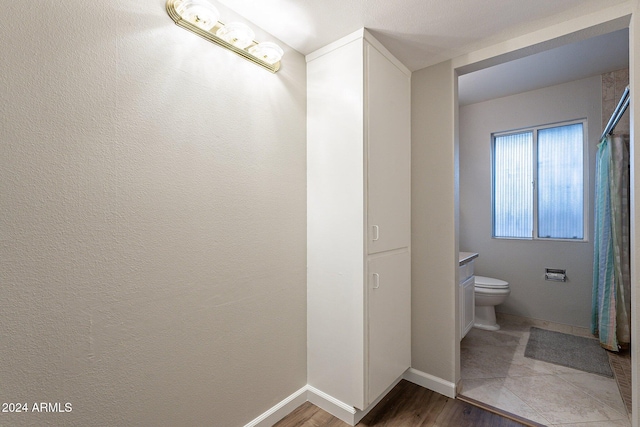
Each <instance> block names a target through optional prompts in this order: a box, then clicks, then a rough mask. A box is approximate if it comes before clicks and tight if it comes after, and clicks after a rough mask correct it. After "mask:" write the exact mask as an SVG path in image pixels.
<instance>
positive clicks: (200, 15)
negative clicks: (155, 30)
mask: <svg viewBox="0 0 640 427" xmlns="http://www.w3.org/2000/svg"><path fill="white" fill-rule="evenodd" d="M166 7H167V13H168V14H169V16H170V17H171V19H173V21H174V22H175V23H176V25H179V26H180V27H182V28H184V29H185V30H189V31H191V32H192V33H195V34H197V35H199V36H200V37H202V38H204V39H206V40H209V41H210V42H212V43H215V44H217V45H218V46H222V47H224V48H226V49H229V50H230V51H232V52H235V53H236V54H238V55H240V56H241V57H243V58H244V59H247V60H249V61H251V62H253V63H254V64H257V65H259V66H261V67H263V68H266V69H267V70H269V71H271V72H272V73H275V72H276V71H278V70H279V69H280V59H282V55H283V54H284V51H283V50H282V48H281V47H280V46H278V45H277V44H275V43H272V42H262V43H259V42H257V41H255V40H254V38H255V35H254V33H253V31H252V30H251V28H249V27H248V26H247V25H245V24H243V23H241V22H231V23H229V24H226V25H225V24H223V23H222V22H220V21H219V20H218V19H219V17H220V13H219V12H218V9H216V8H215V7H214V6H213V5H212V4H211V3H209V2H207V1H206V0H167V5H166Z"/></svg>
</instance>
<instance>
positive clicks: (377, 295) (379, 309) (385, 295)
mask: <svg viewBox="0 0 640 427" xmlns="http://www.w3.org/2000/svg"><path fill="white" fill-rule="evenodd" d="M368 271H369V293H368V295H369V298H368V324H369V351H368V361H369V369H368V372H369V375H368V381H369V387H368V403H371V402H372V401H373V400H375V399H376V398H377V397H378V396H380V394H381V393H382V392H384V391H385V390H386V389H387V387H389V386H390V385H391V384H392V383H393V381H394V380H396V379H397V378H398V377H399V376H400V375H402V373H403V372H404V371H405V370H406V369H407V368H409V366H410V365H411V256H410V254H409V251H405V252H401V253H393V254H389V255H382V256H378V257H375V258H372V259H370V260H369V263H368Z"/></svg>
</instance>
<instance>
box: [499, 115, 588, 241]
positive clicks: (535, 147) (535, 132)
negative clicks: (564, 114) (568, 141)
mask: <svg viewBox="0 0 640 427" xmlns="http://www.w3.org/2000/svg"><path fill="white" fill-rule="evenodd" d="M575 124H582V193H583V195H582V218H583V221H582V228H583V231H582V238H581V239H567V238H556V237H540V236H539V235H538V132H539V131H541V130H545V129H551V128H556V127H562V126H571V125H575ZM587 125H588V122H587V119H586V118H580V119H573V120H567V121H561V122H554V123H547V124H543V125H536V126H529V127H524V128H519V129H512V130H508V131H500V132H493V133H492V134H491V150H490V155H491V238H492V239H497V240H529V241H556V242H574V243H586V242H589V171H590V169H589V166H590V164H589V145H588V141H589V138H588V130H589V128H588V126H587ZM527 132H530V133H532V135H533V143H532V147H531V150H532V151H533V153H532V162H533V165H532V168H533V177H532V179H533V182H532V183H531V185H532V195H533V208H532V209H533V218H532V220H533V226H532V230H531V236H530V237H502V236H496V223H495V184H496V182H495V176H496V174H495V158H496V152H495V146H496V137H501V136H509V135H518V134H523V133H527Z"/></svg>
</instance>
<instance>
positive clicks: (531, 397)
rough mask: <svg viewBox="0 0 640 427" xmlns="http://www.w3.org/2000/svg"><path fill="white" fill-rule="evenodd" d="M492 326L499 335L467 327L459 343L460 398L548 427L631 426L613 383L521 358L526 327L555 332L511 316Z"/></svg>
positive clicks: (592, 375) (595, 376) (526, 338)
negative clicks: (497, 329)
mask: <svg viewBox="0 0 640 427" xmlns="http://www.w3.org/2000/svg"><path fill="white" fill-rule="evenodd" d="M498 323H499V324H500V326H501V327H502V328H501V330H499V331H496V332H490V331H483V330H479V329H476V328H472V329H471V331H469V333H468V334H467V336H466V337H465V338H464V339H463V340H462V341H461V343H460V368H461V377H462V395H464V396H467V397H470V398H472V399H475V400H479V401H481V402H484V403H486V404H488V405H491V406H494V407H496V408H499V409H502V410H505V411H508V412H511V413H513V414H515V415H519V416H521V417H524V418H527V419H529V420H532V421H535V422H537V423H540V424H544V425H548V426H564V427H630V426H631V423H630V421H629V416H628V415H627V411H626V409H625V405H624V403H623V401H622V398H621V397H620V392H619V391H618V386H617V384H616V382H615V380H614V379H613V378H607V377H603V376H600V375H595V374H589V373H586V372H582V371H578V370H575V369H571V368H566V367H564V366H559V365H554V364H551V363H547V362H542V361H538V360H534V359H529V358H526V357H524V349H525V347H526V345H527V340H528V338H529V328H530V327H531V326H537V327H542V328H545V326H547V329H553V330H558V328H554V327H553V326H551V327H549V326H550V325H544V324H543V325H540V324H535V325H534V324H532V323H531V322H530V321H529V320H528V319H524V318H518V317H515V316H500V317H499V319H498ZM560 332H565V333H576V331H575V330H569V331H567V330H560ZM576 334H578V335H582V334H583V333H580V331H578V332H577V333H576Z"/></svg>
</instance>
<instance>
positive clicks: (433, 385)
mask: <svg viewBox="0 0 640 427" xmlns="http://www.w3.org/2000/svg"><path fill="white" fill-rule="evenodd" d="M404 379H405V380H407V381H410V382H412V383H414V384H417V385H419V386H421V387H424V388H428V389H429V390H433V391H435V392H436V393H440V394H443V395H445V396H447V397H450V398H452V399H454V398H455V397H456V385H455V383H452V382H449V381H445V380H443V379H442V378H438V377H434V376H433V375H429V374H427V373H425V372H422V371H418V370H417V369H413V368H409V369H407V371H406V372H405V373H404Z"/></svg>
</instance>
